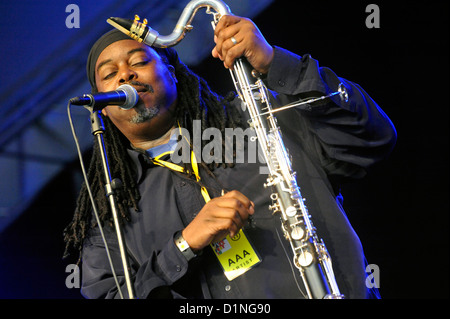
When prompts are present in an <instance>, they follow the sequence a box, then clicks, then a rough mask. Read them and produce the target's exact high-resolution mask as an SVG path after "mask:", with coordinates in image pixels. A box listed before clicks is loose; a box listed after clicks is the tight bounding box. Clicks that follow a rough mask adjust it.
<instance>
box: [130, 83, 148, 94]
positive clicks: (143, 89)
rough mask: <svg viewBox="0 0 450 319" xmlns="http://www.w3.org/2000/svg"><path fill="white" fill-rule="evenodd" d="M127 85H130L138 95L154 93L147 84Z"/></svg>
mask: <svg viewBox="0 0 450 319" xmlns="http://www.w3.org/2000/svg"><path fill="white" fill-rule="evenodd" d="M129 84H130V85H132V86H133V87H134V88H135V89H136V91H137V92H138V93H147V92H150V93H153V92H154V90H153V87H152V86H151V85H150V84H147V83H142V82H138V81H131V82H130V83H129Z"/></svg>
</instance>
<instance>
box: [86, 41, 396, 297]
mask: <svg viewBox="0 0 450 319" xmlns="http://www.w3.org/2000/svg"><path fill="white" fill-rule="evenodd" d="M265 81H266V84H267V86H268V87H269V89H271V94H272V95H273V96H272V98H273V105H274V107H277V106H283V105H286V104H287V103H289V102H292V101H295V100H298V99H299V98H303V97H307V96H312V95H317V94H329V93H331V92H333V91H336V90H337V87H338V84H339V83H341V82H342V83H344V85H345V86H346V88H347V90H348V93H349V101H348V102H343V101H341V100H340V99H339V97H338V96H336V97H332V98H331V100H332V102H329V103H320V104H319V105H309V104H307V105H302V106H300V107H297V108H295V109H290V110H286V111H283V112H280V113H277V115H276V117H277V119H278V124H279V125H280V127H281V130H282V132H283V140H284V143H285V145H286V147H287V149H288V150H289V152H290V155H291V156H292V163H293V170H294V171H295V172H296V173H297V182H298V184H299V186H300V188H301V192H302V196H303V197H304V198H305V199H306V205H307V207H308V210H309V213H310V214H311V218H312V221H313V223H314V226H315V227H316V228H317V233H318V235H319V238H322V239H323V240H324V242H325V244H326V246H327V249H328V251H329V253H330V255H331V258H332V262H333V269H334V273H335V276H336V280H337V283H338V285H339V288H340V290H341V293H343V294H344V295H345V296H346V297H347V298H366V297H368V288H367V287H366V285H365V278H366V273H365V265H366V262H365V258H364V253H363V249H362V246H361V243H360V240H359V238H358V236H357V235H356V233H355V231H354V230H353V228H352V226H351V225H350V223H349V221H348V219H347V217H346V215H345V213H344V211H343V209H342V206H341V202H340V197H339V196H338V195H339V194H338V192H336V190H337V188H336V185H337V183H338V182H339V181H341V180H344V179H355V178H361V177H363V176H364V175H365V174H366V171H367V168H368V167H370V166H371V165H372V164H374V163H376V162H377V161H380V160H382V159H384V158H385V157H386V156H387V155H388V154H389V153H390V151H391V150H392V147H393V145H394V144H395V140H396V132H395V129H394V127H393V125H392V123H391V122H390V120H389V119H388V117H387V116H386V115H385V114H384V113H383V111H382V110H381V109H380V108H379V107H378V105H377V104H376V103H375V102H374V101H373V100H372V99H371V98H370V97H369V96H368V95H367V93H366V92H365V91H364V90H362V88H361V87H359V86H358V85H357V84H354V83H352V82H349V81H347V80H344V79H342V78H339V77H337V76H336V75H335V74H334V73H333V72H332V71H331V70H329V69H327V68H322V67H319V65H318V62H317V61H316V60H314V59H312V58H311V57H310V56H309V55H305V56H304V57H299V56H297V55H295V54H293V53H291V52H288V51H286V50H283V49H281V48H275V55H274V60H273V62H272V65H271V68H270V70H269V73H268V75H267V79H266V80H265ZM235 103H236V107H240V103H239V101H238V100H237V99H236V101H235ZM251 143H256V142H254V141H251V142H249V145H248V148H249V149H250V148H251V147H252V145H251ZM129 154H130V157H131V158H132V160H133V161H134V163H135V165H136V170H137V176H138V182H139V190H140V193H141V196H142V199H141V201H140V203H139V207H140V209H141V211H140V212H135V211H131V222H129V223H128V224H126V225H124V228H123V231H124V234H125V241H126V244H127V248H128V251H129V254H130V256H131V259H132V261H131V262H130V263H131V266H130V267H131V274H132V277H133V278H132V279H133V283H134V291H135V294H136V297H137V298H147V297H171V298H172V297H173V298H304V293H302V291H303V292H304V287H303V284H302V280H301V278H300V277H299V276H298V270H297V269H295V267H294V266H293V264H292V256H291V255H292V254H291V248H290V247H289V244H288V242H287V241H286V240H285V239H284V238H283V234H282V231H281V224H280V219H279V217H278V216H276V215H275V216H274V215H272V212H271V211H270V210H269V209H268V206H269V205H270V204H271V200H270V193H271V191H270V189H266V188H264V187H263V184H264V183H265V182H266V177H267V176H266V175H264V174H260V172H261V171H264V166H265V165H264V163H261V162H259V161H258V162H257V163H237V164H236V165H235V167H233V168H222V167H219V168H216V169H215V170H214V171H213V173H214V177H211V176H210V175H209V174H207V172H206V171H205V170H203V169H201V171H200V175H201V177H202V182H203V183H204V184H206V186H207V188H208V191H209V193H210V195H211V197H214V196H220V192H221V190H222V189H227V190H232V189H236V190H239V191H240V192H242V193H243V194H244V195H246V196H247V197H248V198H250V199H251V200H252V201H253V202H254V203H255V214H254V216H253V221H252V222H251V223H250V225H248V226H246V227H245V229H244V231H245V232H246V234H247V236H248V237H249V239H250V241H251V243H252V244H253V246H254V247H255V249H256V250H257V251H258V253H259V255H260V257H261V259H262V262H261V263H260V264H258V265H257V266H256V267H254V268H253V269H251V270H250V271H248V272H246V273H245V274H243V275H241V276H239V277H238V278H236V279H234V280H232V281H228V280H227V278H226V277H225V276H224V274H223V270H222V268H221V266H220V265H219V263H218V261H217V260H216V258H215V256H214V254H213V253H212V250H211V249H210V248H209V247H207V248H205V249H204V250H203V253H202V254H201V255H200V256H198V257H195V258H194V259H192V260H191V261H189V262H188V261H187V260H186V258H185V257H184V256H183V255H182V254H181V252H180V251H179V250H178V248H177V247H176V246H175V243H174V235H175V233H177V232H178V231H180V230H182V229H183V228H184V227H185V226H186V225H187V224H188V223H189V222H190V221H191V220H192V219H193V218H194V217H195V215H196V214H197V213H198V212H199V211H200V210H201V208H202V207H203V205H204V204H205V201H204V199H203V197H202V195H201V192H200V186H199V184H198V183H197V182H196V181H193V180H190V179H188V178H186V177H185V176H184V175H183V174H180V173H177V172H174V171H172V170H169V169H167V168H164V167H160V166H154V165H151V164H148V161H147V160H146V159H145V157H146V156H145V155H144V154H142V153H139V152H136V151H133V150H130V151H129ZM105 233H106V235H107V237H108V242H110V244H109V245H110V249H111V251H112V256H113V259H114V263H115V265H116V271H117V273H118V274H119V278H120V279H121V284H122V288H123V289H122V291H123V292H124V293H125V295H126V289H125V288H124V286H125V284H124V280H123V276H122V274H123V272H122V271H121V268H122V265H121V262H120V258H119V254H118V247H117V245H116V244H115V243H116V240H115V233H114V231H113V230H111V229H109V228H106V229H105ZM82 260H83V269H82V278H83V283H82V293H83V295H85V296H86V297H89V298H104V297H106V298H114V297H118V296H117V288H116V286H115V283H114V280H113V278H112V275H111V270H110V267H109V264H108V261H107V259H106V254H105V251H104V245H103V241H102V239H101V237H100V235H99V232H98V229H96V228H94V229H92V230H91V231H90V234H89V236H88V238H87V239H86V240H85V243H84V248H83V255H82Z"/></svg>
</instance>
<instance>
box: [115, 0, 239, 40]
mask: <svg viewBox="0 0 450 319" xmlns="http://www.w3.org/2000/svg"><path fill="white" fill-rule="evenodd" d="M200 8H207V11H206V13H208V14H213V15H214V23H217V22H218V21H219V19H220V17H222V16H223V15H231V11H230V8H229V7H228V5H227V4H225V3H224V2H223V1H221V0H192V1H190V2H189V3H188V4H187V5H186V7H185V8H184V10H183V12H182V13H181V15H180V18H179V19H178V22H177V24H176V25H175V28H174V29H173V31H172V33H171V34H169V35H160V34H159V33H158V32H157V31H156V30H154V29H152V28H150V27H149V26H148V25H147V19H144V21H143V22H140V18H139V16H137V15H136V16H135V18H134V20H130V19H122V18H114V17H111V18H109V19H108V20H107V22H108V23H109V24H111V25H112V26H113V27H115V28H116V29H118V30H120V31H122V32H123V33H125V34H127V35H128V36H129V37H130V38H132V39H134V40H136V41H138V42H144V43H145V44H147V45H149V46H155V47H158V48H167V47H171V46H174V45H176V44H177V43H178V42H180V41H181V40H183V38H184V37H185V35H186V33H187V32H189V31H190V30H192V28H193V27H192V25H191V21H192V20H193V19H194V16H195V14H196V13H197V11H198V9H200ZM211 9H213V10H214V12H213V11H211Z"/></svg>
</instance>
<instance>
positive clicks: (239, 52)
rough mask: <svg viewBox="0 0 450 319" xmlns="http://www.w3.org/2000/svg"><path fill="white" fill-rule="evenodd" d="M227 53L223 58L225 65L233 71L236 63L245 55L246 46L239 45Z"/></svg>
mask: <svg viewBox="0 0 450 319" xmlns="http://www.w3.org/2000/svg"><path fill="white" fill-rule="evenodd" d="M225 52H226V53H224V54H223V56H222V60H223V63H224V65H225V66H226V67H227V68H229V69H233V65H234V61H235V60H236V59H237V58H240V57H242V56H243V55H244V53H245V45H244V44H243V43H240V44H239V43H238V44H236V45H235V46H233V47H231V48H230V49H228V50H227V51H225Z"/></svg>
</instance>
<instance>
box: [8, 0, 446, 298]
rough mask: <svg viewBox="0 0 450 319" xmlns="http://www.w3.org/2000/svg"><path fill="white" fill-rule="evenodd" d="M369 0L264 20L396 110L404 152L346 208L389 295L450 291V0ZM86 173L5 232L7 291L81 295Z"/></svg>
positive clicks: (356, 191) (280, 36)
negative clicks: (74, 269) (76, 250)
mask: <svg viewBox="0 0 450 319" xmlns="http://www.w3.org/2000/svg"><path fill="white" fill-rule="evenodd" d="M369 3H371V2H369V1H358V2H357V3H356V4H346V3H341V2H338V1H336V2H333V3H328V2H325V3H324V2H322V1H316V2H314V1H301V2H298V4H297V3H296V2H292V1H289V2H287V1H276V2H275V3H274V4H272V5H271V6H270V7H269V8H268V9H266V10H265V11H264V12H263V13H262V14H260V15H259V16H258V17H256V18H254V19H253V20H254V21H255V23H256V24H257V25H258V27H259V28H260V30H261V31H262V33H263V34H264V35H265V37H266V39H267V40H268V42H269V43H270V44H272V45H278V46H281V47H283V48H286V49H288V50H291V51H293V52H295V53H298V54H300V55H302V54H305V53H310V54H311V55H312V56H313V57H314V58H315V59H317V60H318V61H319V63H320V64H321V65H322V66H328V67H330V68H331V69H332V70H333V71H334V72H336V73H337V74H338V75H339V76H342V77H344V78H346V79H348V80H351V81H353V82H356V83H358V84H360V85H361V86H362V87H363V88H364V89H365V90H366V91H367V92H368V93H369V94H370V95H371V96H372V97H373V98H374V100H375V101H377V103H378V104H379V105H380V106H381V108H382V109H383V110H384V111H385V112H386V113H387V115H388V116H389V117H390V118H391V120H392V122H393V123H394V125H395V127H396V129H397V132H398V143H397V146H396V148H395V150H394V152H393V153H392V155H391V157H390V158H389V160H388V161H386V162H384V163H382V164H380V165H378V166H377V167H375V168H374V170H373V172H372V173H371V175H369V176H368V177H367V178H365V179H364V180H362V181H360V182H358V183H353V184H350V185H346V186H345V187H344V188H343V195H344V198H345V201H344V207H345V209H346V212H347V214H348V217H349V219H350V221H351V222H352V224H353V226H354V228H355V229H356V231H357V233H358V235H359V236H360V238H361V241H362V243H363V246H364V248H365V252H366V256H367V259H368V262H369V263H372V264H377V265H378V266H379V268H380V285H381V287H380V292H381V294H382V297H383V298H386V299H417V298H420V299H422V298H425V299H440V298H448V297H449V293H448V291H449V282H448V272H449V263H448V259H449V258H448V257H449V246H448V239H449V238H448V197H449V190H448V150H449V149H448V123H449V119H448V106H449V105H448V94H449V90H448V85H449V82H448V76H449V68H448V53H449V52H448V46H449V37H448V12H449V10H448V9H449V8H448V2H447V1H444V2H434V1H426V2H424V1H421V2H417V3H416V2H411V1H391V2H387V1H374V3H376V4H378V5H379V8H380V12H381V16H380V18H381V19H380V21H381V27H380V28H379V29H368V28H367V27H366V25H365V19H366V16H367V15H368V13H365V8H366V6H367V5H368V4H369ZM185 41H188V39H186V40H185ZM194 69H195V71H197V72H198V73H200V74H201V75H202V76H203V77H205V78H206V79H207V80H208V81H209V83H210V85H211V86H212V87H213V88H214V89H216V90H217V91H219V92H220V93H223V94H224V93H226V92H227V91H228V90H231V89H232V84H231V80H230V78H229V73H228V71H227V70H225V69H223V67H222V64H221V63H220V61H216V60H214V59H212V58H209V59H207V60H206V61H205V62H204V63H203V64H202V66H201V67H196V68H194ZM77 181H79V164H78V162H74V163H73V164H72V165H70V166H68V167H67V169H66V170H65V171H64V172H63V173H61V174H60V175H59V176H57V177H56V178H55V179H54V180H53V181H52V182H51V183H50V184H49V185H47V186H46V187H45V189H43V190H42V192H41V194H40V196H39V197H38V198H37V199H36V201H35V202H34V204H33V205H31V207H30V209H28V210H27V211H26V212H25V213H24V214H22V216H20V218H18V219H17V220H16V221H15V222H14V223H13V224H12V225H11V226H10V227H9V228H8V229H6V230H5V231H4V232H3V233H1V234H0V269H1V275H0V298H81V296H80V293H79V289H68V288H66V286H65V279H66V276H67V275H68V273H66V272H65V268H66V266H67V265H68V264H70V263H73V262H74V260H62V253H63V249H64V247H63V241H62V230H63V228H64V227H65V226H66V225H67V224H68V223H69V222H70V220H71V214H72V212H73V209H74V202H75V198H76V195H77V192H78V187H77V186H74V184H76V182H77Z"/></svg>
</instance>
